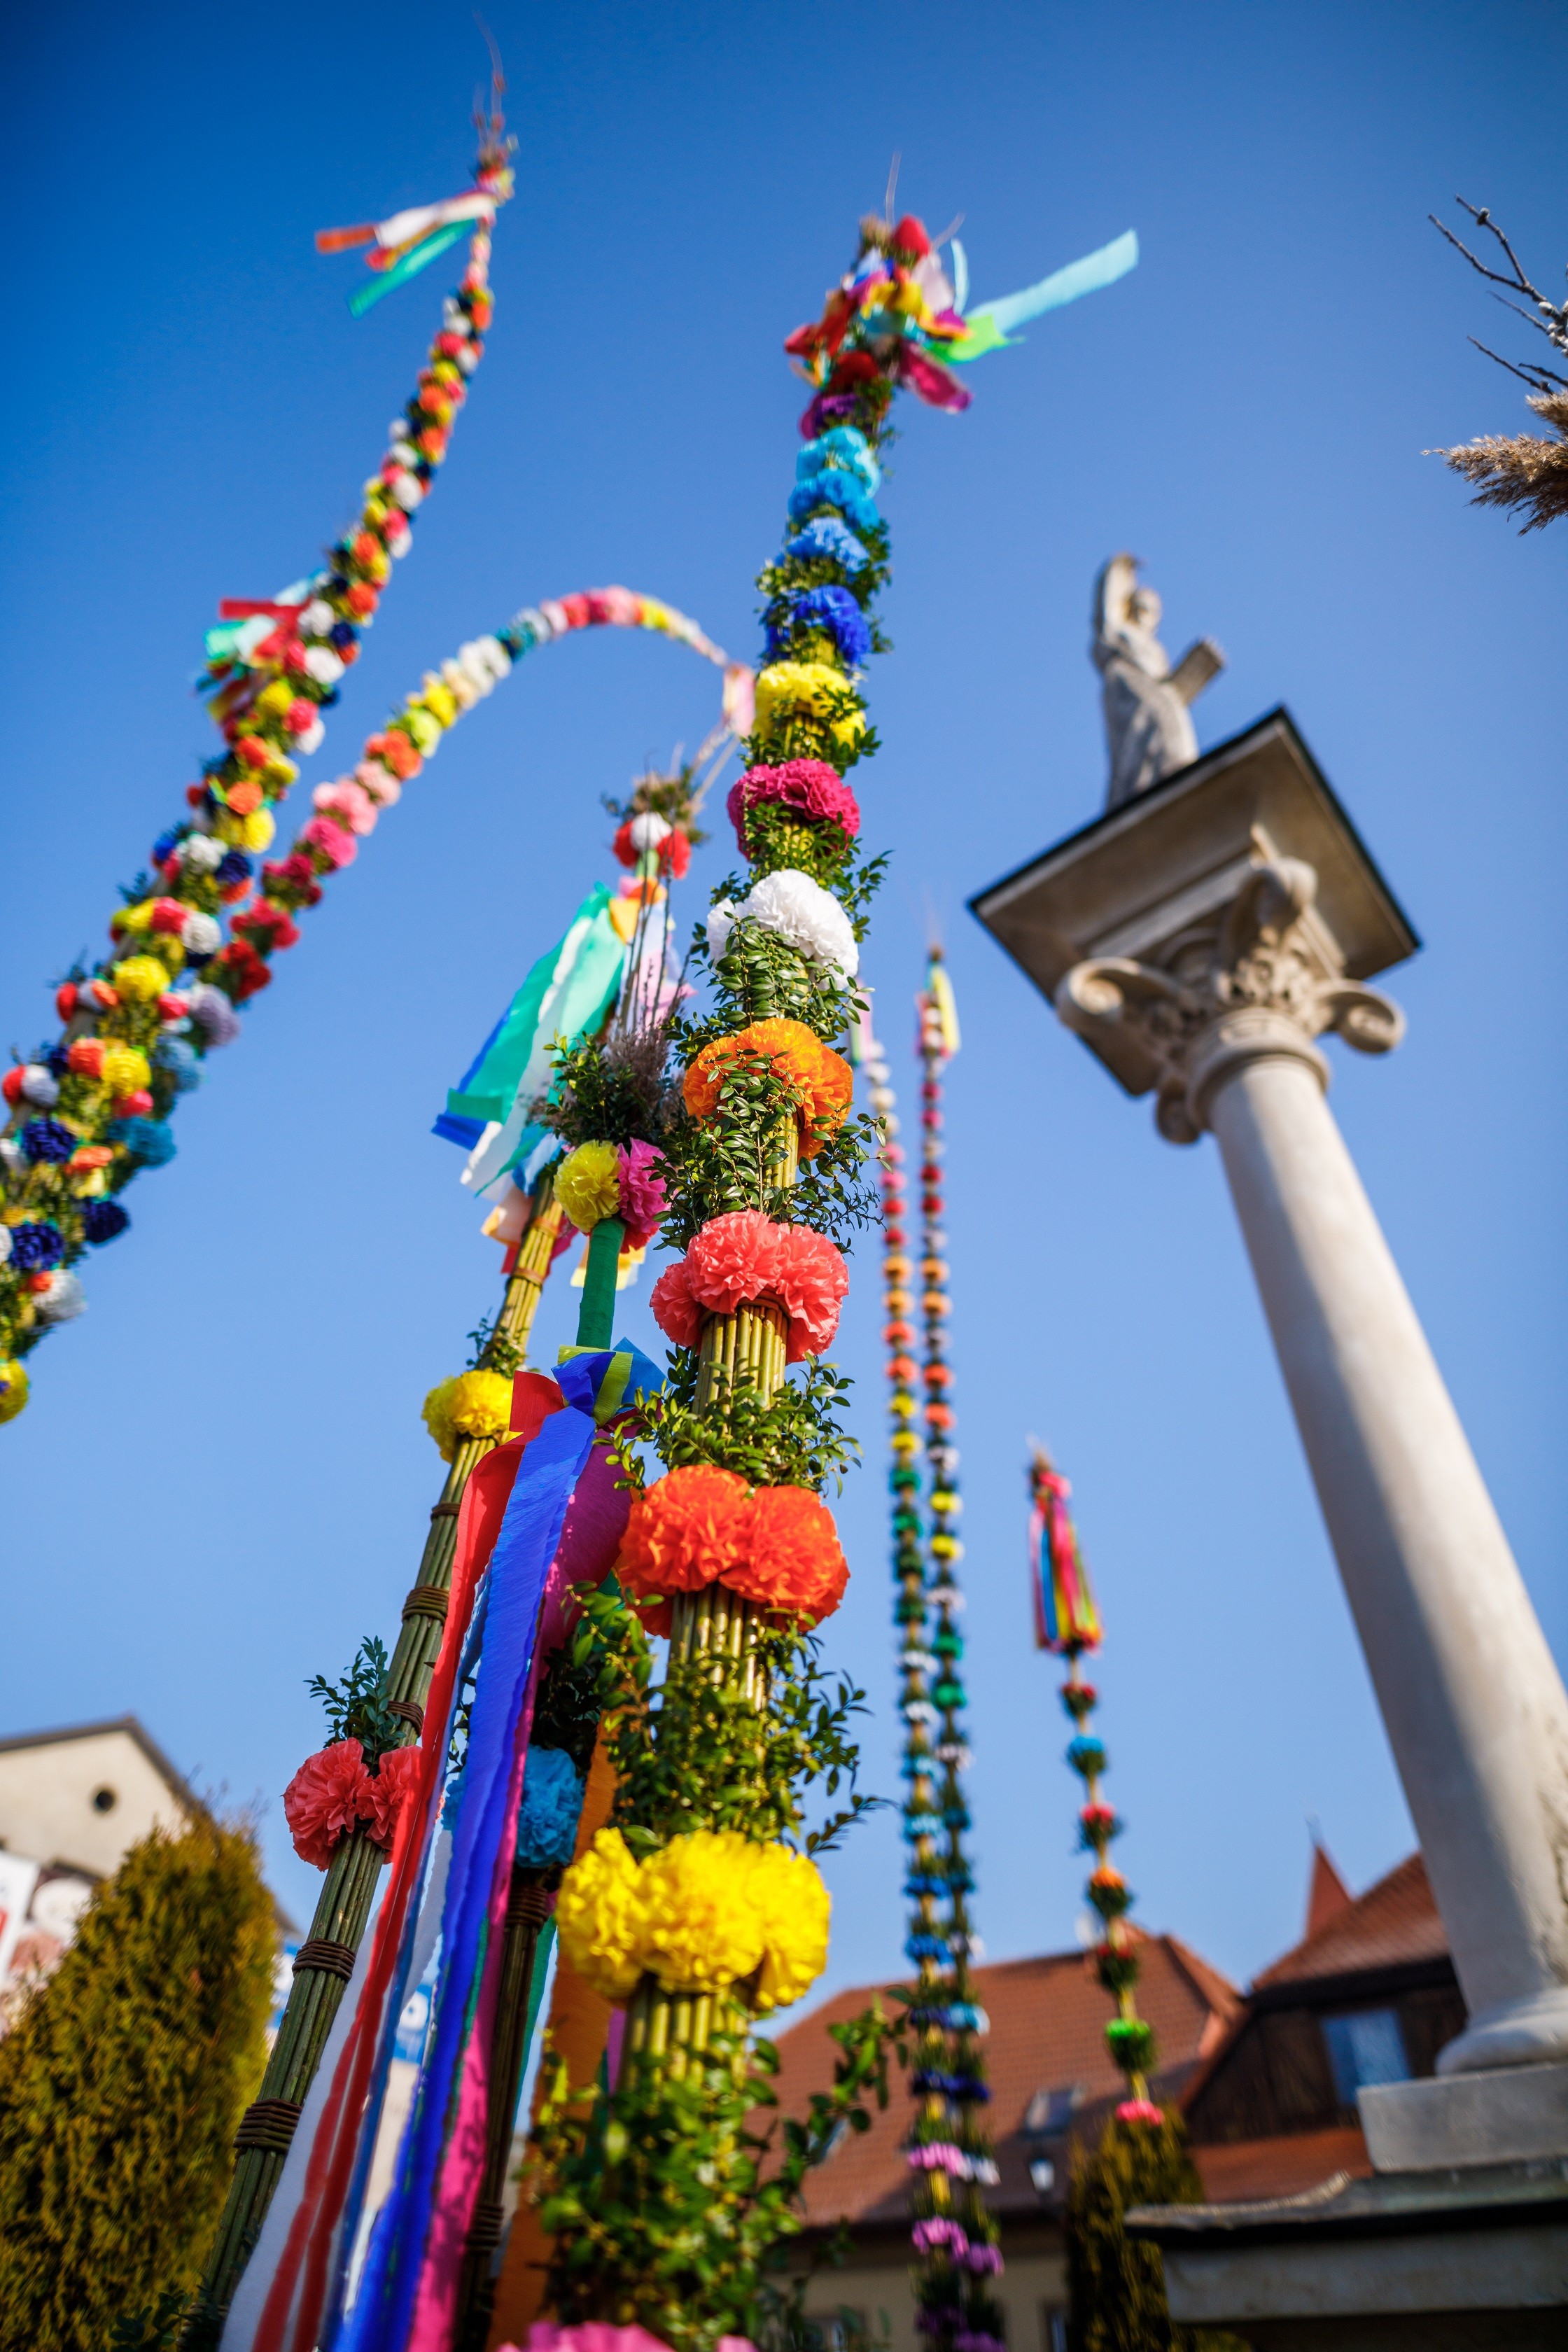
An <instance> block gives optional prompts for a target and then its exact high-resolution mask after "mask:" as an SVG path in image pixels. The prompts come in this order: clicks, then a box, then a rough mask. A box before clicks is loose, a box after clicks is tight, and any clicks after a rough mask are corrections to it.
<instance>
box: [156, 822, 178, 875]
mask: <svg viewBox="0 0 1568 2352" xmlns="http://www.w3.org/2000/svg"><path fill="white" fill-rule="evenodd" d="M183 840H184V826H183V825H178V824H175V825H171V826H170V828H169V830H168V832H167V833H161V834H160V835H158V838H157V840H156V841H155V842H154V843H153V865H154V866H166V865H167V864H168V862H169V860H170V858H171V857H173V856H174V852H175V850H176V849H178V847H179V845H180V844H181V842H182V841H183Z"/></svg>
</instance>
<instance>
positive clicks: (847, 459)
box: [795, 425, 882, 497]
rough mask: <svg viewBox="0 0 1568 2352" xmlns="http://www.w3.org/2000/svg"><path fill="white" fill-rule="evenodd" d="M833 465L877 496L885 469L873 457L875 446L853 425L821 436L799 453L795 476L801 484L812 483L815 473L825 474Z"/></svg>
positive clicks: (796, 457)
mask: <svg viewBox="0 0 1568 2352" xmlns="http://www.w3.org/2000/svg"><path fill="white" fill-rule="evenodd" d="M832 466H843V467H846V468H847V470H848V471H849V472H850V473H852V474H858V476H859V478H860V485H861V488H863V489H865V490H868V491H869V492H870V493H871V495H872V496H873V497H874V496H875V495H876V492H877V490H878V488H879V485H880V483H881V479H882V468H881V467H880V466H879V464H878V463H877V460H876V457H874V456H873V454H872V450H871V444H870V443H869V441H868V440H867V438H866V436H865V435H864V434H863V433H862V432H860V431H859V430H858V428H857V427H856V426H855V425H835V426H834V427H833V430H832V431H831V432H830V433H819V434H818V435H817V436H816V440H815V441H808V442H807V443H806V445H805V448H804V449H801V450H799V451H797V452H796V455H795V479H796V481H797V482H805V481H809V480H810V478H811V477H812V475H813V474H824V473H826V471H827V470H828V468H829V467H832Z"/></svg>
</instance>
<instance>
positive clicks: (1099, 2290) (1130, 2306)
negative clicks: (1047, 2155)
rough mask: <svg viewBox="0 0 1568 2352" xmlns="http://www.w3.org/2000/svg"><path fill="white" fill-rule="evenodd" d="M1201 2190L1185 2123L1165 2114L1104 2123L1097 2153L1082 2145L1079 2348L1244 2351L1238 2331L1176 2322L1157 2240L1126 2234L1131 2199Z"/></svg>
mask: <svg viewBox="0 0 1568 2352" xmlns="http://www.w3.org/2000/svg"><path fill="white" fill-rule="evenodd" d="M1202 2197H1203V2184H1202V2183H1201V2181H1200V2180H1199V2179H1198V2175H1197V2168H1196V2167H1195V2166H1194V2163H1193V2159H1192V2158H1191V2156H1190V2155H1189V2154H1188V2153H1187V2134H1186V2126H1184V2123H1183V2122H1182V2120H1181V2118H1180V2116H1176V2115H1174V2114H1172V2113H1170V2112H1167V2114H1166V2117H1165V2120H1164V2122H1163V2124H1162V2125H1161V2126H1160V2128H1159V2129H1158V2130H1155V2129H1154V2128H1153V2127H1152V2126H1151V2125H1148V2124H1122V2123H1118V2122H1117V2121H1116V2119H1115V2117H1114V2116H1113V2117H1112V2118H1111V2120H1110V2123H1108V2124H1107V2125H1106V2126H1105V2130H1104V2133H1103V2134H1102V2136H1101V2138H1100V2146H1099V2147H1098V2148H1097V2149H1096V2150H1095V2152H1094V2153H1093V2154H1092V2155H1089V2153H1088V2152H1087V2151H1086V2150H1083V2149H1081V2148H1079V2149H1077V2150H1075V2152H1074V2158H1073V2166H1072V2175H1071V2179H1070V2180H1069V2182H1068V2211H1067V2226H1068V2294H1069V2295H1070V2297H1071V2306H1072V2315H1071V2319H1070V2322H1069V2326H1070V2329H1071V2334H1070V2336H1069V2341H1070V2343H1071V2346H1072V2352H1245V2347H1243V2346H1242V2345H1241V2344H1240V2343H1239V2342H1238V2341H1237V2338H1236V2337H1235V2336H1226V2335H1223V2334H1216V2333H1215V2331H1213V2330H1212V2329H1209V2328H1198V2329H1195V2330H1194V2329H1192V2328H1186V2327H1177V2326H1173V2323H1172V2320H1171V2315H1170V2311H1169V2309H1168V2307H1167V2305H1166V2302H1165V2271H1164V2263H1163V2260H1162V2257H1161V2253H1160V2250H1159V2248H1158V2246H1149V2245H1143V2244H1141V2243H1139V2242H1136V2241H1135V2240H1133V2239H1131V2238H1129V2237H1128V2235H1127V2233H1126V2231H1125V2230H1124V2229H1123V2228H1122V2225H1121V2217H1122V2215H1123V2214H1124V2213H1125V2212H1126V2210H1127V2209H1128V2207H1129V2206H1130V2205H1195V2204H1197V2203H1199V2202H1200V2201H1201V2200H1202Z"/></svg>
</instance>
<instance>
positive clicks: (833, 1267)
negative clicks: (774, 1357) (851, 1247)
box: [650, 1209, 849, 1364]
mask: <svg viewBox="0 0 1568 2352" xmlns="http://www.w3.org/2000/svg"><path fill="white" fill-rule="evenodd" d="M848 1287H849V1273H848V1268H847V1266H846V1265H845V1263H844V1259H843V1256H842V1255H841V1253H840V1252H839V1251H838V1250H837V1248H835V1246H834V1244H832V1242H830V1241H828V1240H827V1238H826V1235H825V1234H816V1233H813V1232H811V1231H810V1229H809V1228H808V1227H807V1226H805V1225H779V1224H775V1223H773V1220H772V1218H770V1217H764V1216H763V1214H762V1213H761V1211H760V1210H757V1209H736V1210H732V1211H731V1213H729V1214H728V1215H725V1216H721V1217H710V1219H709V1221H708V1223H706V1224H705V1225H704V1226H703V1228H702V1230H701V1232H700V1234H698V1235H697V1236H696V1238H695V1240H694V1241H693V1242H692V1244H691V1246H690V1248H689V1250H688V1251H687V1253H686V1256H685V1258H684V1259H683V1260H682V1261H681V1262H680V1264H679V1265H673V1266H671V1267H670V1269H669V1271H668V1273H667V1274H664V1275H661V1276H660V1277H659V1279H658V1282H657V1283H656V1284H655V1285H654V1289H653V1297H652V1300H651V1302H650V1303H651V1305H652V1307H653V1312H654V1318H655V1320H656V1321H657V1322H658V1327H659V1328H660V1330H661V1331H663V1332H664V1334H665V1336H666V1338H667V1339H673V1340H674V1342H675V1344H676V1346H677V1347H678V1348H695V1347H696V1346H697V1344H698V1342H699V1340H700V1339H701V1336H702V1315H701V1310H702V1309H703V1308H706V1309H707V1310H708V1312H709V1313H710V1314H712V1315H732V1314H733V1313H734V1312H735V1309H736V1308H737V1307H742V1306H752V1305H755V1304H756V1303H757V1302H758V1301H759V1300H762V1299H773V1300H774V1301H775V1302H776V1303H777V1304H778V1305H779V1306H780V1307H783V1308H784V1314H785V1316H786V1317H787V1318H788V1324H789V1328H788V1332H787V1335H786V1341H785V1353H786V1358H787V1360H788V1361H789V1362H790V1363H792V1364H797V1363H799V1362H800V1360H801V1359H802V1357H804V1356H817V1355H820V1354H821V1353H822V1350H823V1349H825V1348H826V1347H828V1346H830V1345H831V1343H832V1339H833V1335H834V1333H835V1332H836V1331H837V1328H838V1309H839V1306H840V1303H841V1302H842V1300H843V1297H844V1295H845V1293H846V1291H847V1289H848ZM688 1335H689V1336H688Z"/></svg>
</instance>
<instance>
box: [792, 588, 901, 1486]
mask: <svg viewBox="0 0 1568 2352" xmlns="http://www.w3.org/2000/svg"><path fill="white" fill-rule="evenodd" d="M797 629H821V630H824V631H826V634H827V635H829V636H830V637H831V638H832V639H833V642H834V644H835V645H836V646H837V648H838V652H839V656H840V657H841V659H842V660H843V662H844V664H845V666H846V667H847V668H849V669H858V668H859V667H860V665H861V663H862V662H863V661H864V660H865V659H866V656H867V655H868V653H869V652H870V650H871V631H870V627H869V625H868V622H867V619H866V615H865V614H864V613H863V612H862V611H861V610H860V607H859V605H858V604H857V603H856V601H855V599H854V597H853V596H852V595H851V594H850V593H849V591H848V589H847V588H807V589H806V590H805V592H804V593H802V594H801V595H798V596H796V597H795V600H794V602H793V604H791V606H790V610H789V614H788V617H787V618H786V620H785V621H784V625H783V627H782V628H780V627H777V626H774V625H771V624H770V625H769V628H768V652H767V657H768V659H769V661H777V660H778V659H779V658H780V657H781V656H783V655H784V654H786V653H787V652H788V650H789V647H790V643H791V640H792V638H793V637H794V635H795V631H796V630H797ZM913 1524H914V1525H915V1526H916V1527H918V1526H919V1524H920V1523H919V1520H918V1519H916V1520H914V1521H913ZM894 1526H895V1528H896V1527H897V1526H898V1521H897V1519H895V1520H894Z"/></svg>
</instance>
